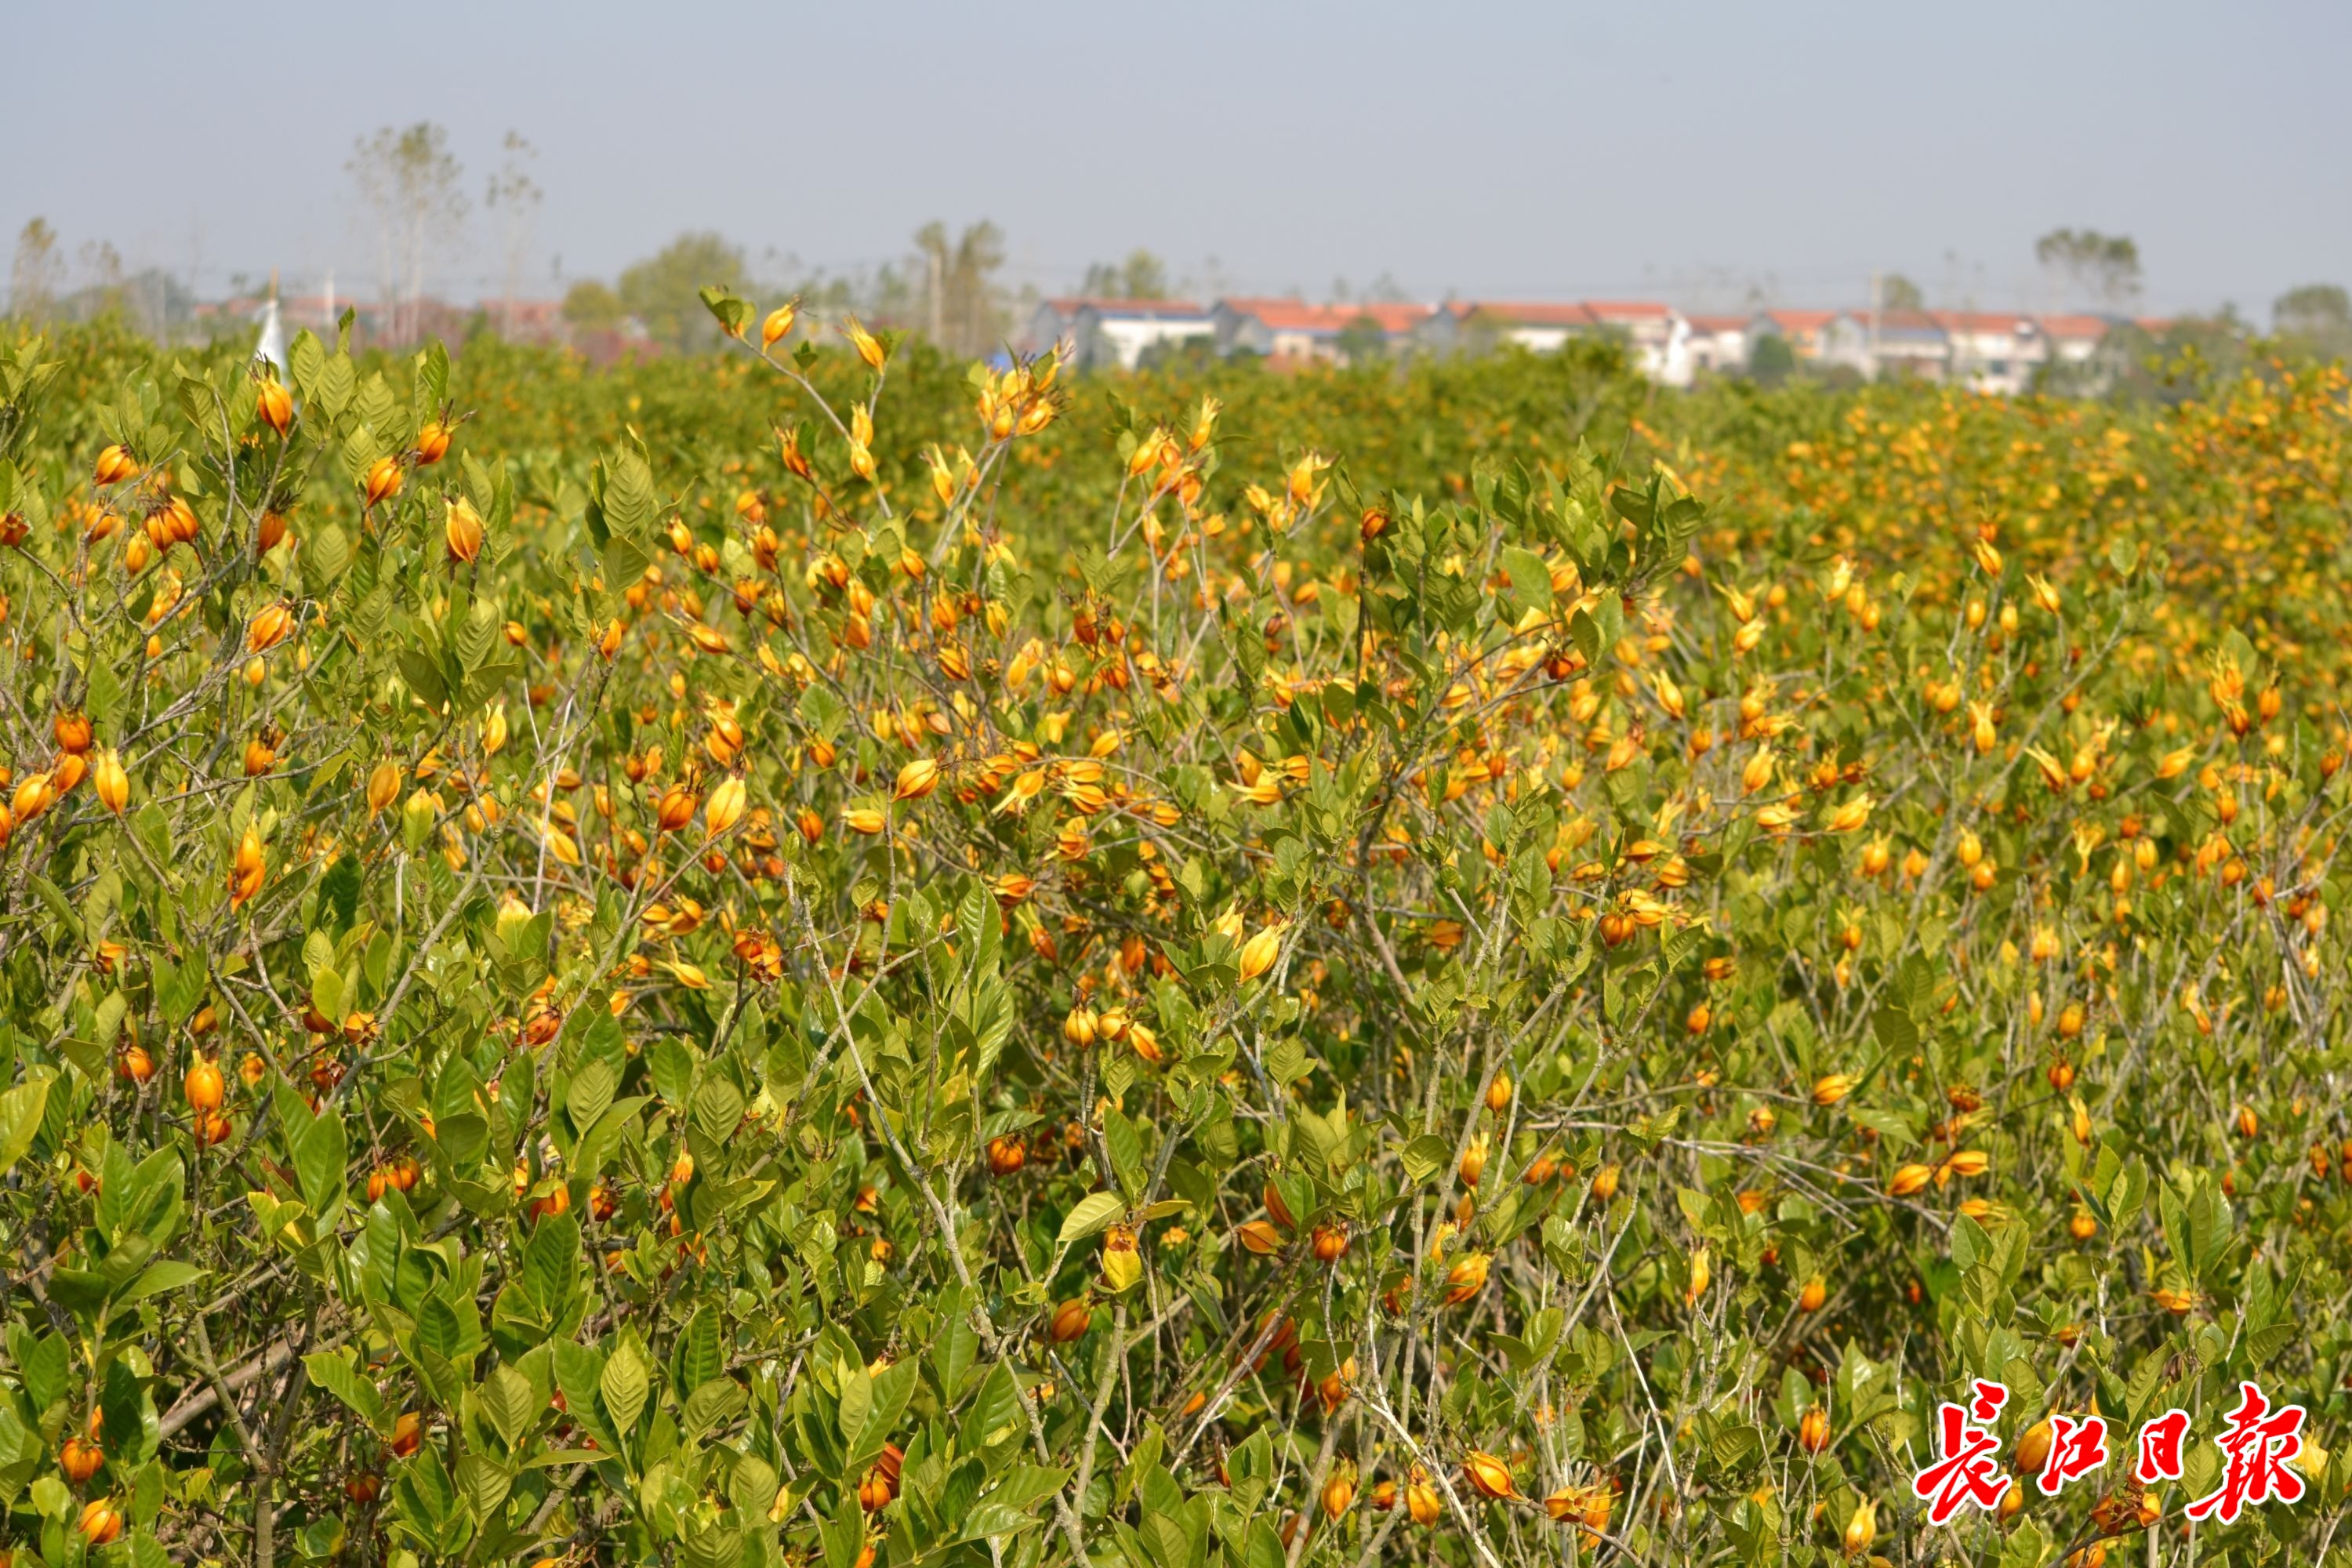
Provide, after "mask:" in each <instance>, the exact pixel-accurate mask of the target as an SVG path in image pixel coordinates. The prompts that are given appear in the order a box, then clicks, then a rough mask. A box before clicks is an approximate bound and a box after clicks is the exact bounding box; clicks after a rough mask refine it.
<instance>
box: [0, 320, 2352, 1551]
mask: <svg viewBox="0 0 2352 1568" xmlns="http://www.w3.org/2000/svg"><path fill="white" fill-rule="evenodd" d="M712 309H713V310H714V311H715V312H716V313H717V314H718V316H719V320H720V321H721V323H722V325H723V326H724V327H725V328H726V329H727V331H728V332H729V335H730V343H729V349H730V353H727V354H726V355H723V356H720V357H717V358H712V359H675V360H666V361H658V362H653V363H645V364H640V365H631V366H623V367H621V368H618V369H614V370H611V371H593V370H590V369H587V368H585V367H583V366H582V365H581V364H580V363H577V362H573V361H569V360H566V359H564V358H562V357H561V356H559V355H556V354H554V353H548V352H542V351H533V350H526V349H518V348H509V347H503V346H500V345H499V344H497V343H495V342H482V343H477V344H475V345H472V346H470V347H469V348H468V349H467V351H466V352H465V353H462V354H460V355H458V356H457V358H455V359H454V360H453V359H452V358H451V357H450V356H449V355H448V354H446V353H444V352H442V351H441V350H439V349H434V350H430V351H428V352H426V353H421V354H416V355H414V356H391V357H387V356H383V355H361V356H358V357H354V356H353V355H352V354H351V353H348V352H345V351H344V349H343V348H342V347H341V345H338V344H336V343H332V342H319V341H317V340H316V339H313V338H311V337H310V336H309V335H307V334H306V335H304V336H303V337H301V338H300V339H299V340H298V341H297V342H296V343H295V344H294V346H293V348H292V350H291V352H290V353H289V355H288V359H289V363H288V365H287V367H286V369H285V371H284V372H283V374H282V375H280V374H277V373H273V372H270V371H269V370H268V368H267V367H260V368H258V369H257V367H256V366H255V365H253V364H251V363H247V360H246V359H245V357H244V355H243V353H238V352H232V351H230V350H228V349H224V350H222V351H220V352H217V353H196V352H191V351H186V350H181V351H177V352H176V353H162V354H159V353H157V352H156V351H154V350H153V349H152V348H150V347H148V346H147V345H144V344H142V343H139V342H133V341H131V340H129V339H127V338H124V337H121V336H119V335H117V334H115V333H113V332H112V331H109V330H108V329H105V328H94V329H73V330H70V331H67V332H66V333H65V334H63V335H53V336H50V337H48V338H46V339H44V338H39V337H35V336H31V335H29V333H27V332H25V331H18V330H16V329H0V765H5V785H0V900H5V901H0V988H5V1006H0V1062H5V1064H6V1065H7V1072H6V1075H5V1079H0V1084H5V1094H0V1271H5V1282H6V1287H7V1295H6V1302H5V1325H0V1329H4V1330H5V1331H4V1332H0V1507H5V1520H4V1521H0V1548H5V1552H8V1553H12V1554H13V1556H12V1557H10V1558H9V1559H7V1560H8V1561H13V1562H14V1563H16V1564H17V1565H18V1568H24V1565H26V1564H33V1563H40V1564H47V1565H50V1568H79V1565H80V1564H83V1563H100V1564H107V1565H109V1568H112V1565H115V1564H128V1565H131V1568H162V1565H163V1563H167V1562H169V1563H207V1564H225V1565H230V1568H279V1565H281V1564H291V1563H351V1564H362V1565H368V1568H375V1565H379V1564H381V1565H386V1568H420V1565H422V1564H426V1563H484V1564H487V1563H513V1564H516V1565H518V1568H521V1565H526V1564H536V1565H538V1568H572V1565H576V1564H587V1563H598V1564H635V1563H652V1562H659V1563H672V1564H678V1565H680V1568H758V1565H761V1564H777V1563H792V1564H811V1565H815V1564H822V1565H823V1568H864V1565H866V1564H869V1563H871V1564H876V1565H880V1568H902V1565H911V1564H917V1563H922V1564H940V1565H941V1568H946V1565H950V1564H971V1565H975V1568H978V1565H987V1568H1009V1565H1020V1568H1031V1565H1034V1564H1042V1563H1092V1564H1097V1565H1101V1568H1112V1565H1116V1564H1122V1563H1124V1564H1131V1565H1133V1568H1146V1565H1150V1568H1161V1565H1168V1564H1176V1565H1182V1568H1204V1565H1206V1564H1211V1563H1227V1564H1234V1565H1241V1568H1288V1565H1297V1564H1301V1563H1318V1564H1352V1565H1362V1564H1370V1563H1444V1564H1457V1565H1463V1568H1467V1565H1470V1564H1487V1565H1501V1564H1514V1565H1516V1564H1522V1563H1641V1564H1656V1565H1660V1568H1664V1565H1669V1564H1681V1563H1742V1564H1746V1563H1758V1564H1764V1563H1798V1564H1821V1565H1824V1568H1826V1565H1827V1564H1831V1563H1855V1564H1874V1563H1890V1564H1892V1563H1905V1564H1926V1563H1983V1564H1999V1565H2000V1568H2038V1565H2040V1564H2044V1563H2053V1564H2054V1563H2062V1562H2063V1563H2069V1564H2072V1565H2074V1568H2091V1565H2093V1564H2097V1563H2105V1562H2112V1563H2116V1568H2124V1565H2125V1564H2127V1563H2138V1562H2141V1561H2145V1562H2146V1563H2148V1564H2150V1565H2151V1568H2154V1565H2157V1564H2180V1565H2184V1568H2186V1565H2189V1564H2192V1563H2199V1564H2222V1563H2231V1564H2252V1563H2297V1564H2301V1563H2338V1562H2352V1551H2347V1543H2339V1542H2338V1533H2339V1529H2340V1526H2341V1525H2342V1523H2343V1522H2344V1520H2345V1517H2346V1497H2347V1480H2346V1475H2345V1470H2344V1467H2343V1466H2341V1465H2339V1464H2336V1462H2334V1460H2332V1459H2331V1458H2330V1455H2331V1452H2332V1451H2334V1450H2336V1448H2337V1447H2339V1445H2341V1444H2342V1443H2344V1442H2345V1441H2346V1436H2345V1434H2346V1432H2347V1426H2348V1425H2352V1420H2348V1419H2347V1418H2352V1315H2347V1293H2352V1272H2347V1269H2348V1268H2352V1113H2347V1107H2346V1104H2345V1100H2344V1095H2343V1091H2342V1078H2343V1074H2344V1072H2345V1070H2346V1068H2347V1055H2346V1045H2347V1020H2346V1008H2347V1004H2348V1003H2352V964H2348V963H2347V960H2352V952H2347V945H2346V942H2345V939H2344V936H2343V933H2342V931H2341V930H2340V928H2339V923H2338V922H2337V921H2334V920H2333V919H2331V910H2333V909H2335V908H2338V907H2342V906H2343V905H2344V904H2345V903H2346V902H2347V881H2352V868H2347V867H2346V866H2345V865H2344V863H2343V861H2342V859H2341V858H2340V855H2339V851H2340V849H2341V848H2342V847H2343V846H2342V839H2343V837H2344V834H2345V830H2346V813H2347V798H2352V797H2347V784H2346V782H2345V775H2344V770H2343V765H2342V764H2343V762H2344V758H2345V751H2346V748H2347V742H2352V714H2347V710H2346V708H2345V706H2344V702H2343V700H2342V695H2341V694H2342V691H2343V689H2344V680H2345V678H2346V676H2347V662H2352V608H2347V603H2346V598H2345V588H2344V584H2345V582H2346V581H2347V574H2348V573H2352V531H2347V524H2352V510H2347V509H2352V386H2347V380H2346V377H2345V375H2344V374H2343V373H2342V371H2341V370H2338V369H2326V368H2313V367H2309V366H2299V365H2289V364H2284V363H2271V362H2265V361H2257V362H2256V363H2255V365H2254V368H2253V369H2252V370H2251V371H2249V372H2247V373H2246V374H2243V375H2242V376H2231V377H2230V378H2227V379H2224V378H2220V377H2217V376H2213V375H2210V374H2207V375H2203V376H2200V375H2198V374H2196V372H2197V367H2195V366H2193V365H2190V366H2186V367H2179V368H2181V369H2182V371H2183V375H2184V379H2183V380H2182V381H2181V382H2180V384H2179V389H2178V390H2179V395H2177V396H2176V397H2173V398H2171V399H2170V400H2168V401H2165V402H2158V403H2113V404H2109V403H2101V402H2095V401H2053V400H2042V399H2035V398H2025V399H2019V400H2015V401H2003V400H1995V399H1987V398H1979V397H1975V396H1971V395H1965V394H1960V393H1954V392H1948V391H1945V390H1941V389H1937V388H1933V387H1901V386H1895V387H1881V388H1874V389H1866V390H1863V391H1858V392H1851V393H1843V394H1835V395H1832V394H1829V393H1824V392H1822V391H1818V390H1809V389H1806V388H1804V387H1791V388H1788V389H1783V390H1778V391H1771V392H1763V391H1759V390H1756V389H1754V388H1750V387H1744V386H1737V385H1727V386H1717V387H1712V388H1706V389H1702V390H1700V391H1699V392H1696V393H1694V394H1688V395H1683V394H1668V393H1661V392H1657V391H1654V390H1653V389H1651V388H1649V387H1648V386H1646V385H1645V384H1643V382H1641V381H1640V380H1639V379H1638V378H1637V377H1634V376H1633V375H1631V374H1628V373H1627V372H1626V370H1625V369H1624V367H1623V365H1622V362H1621V360H1620V359H1619V357H1618V356H1617V354H1616V353H1615V352H1614V351H1613V350H1612V349H1610V348H1608V347H1606V346H1601V345H1583V346H1579V347H1576V348H1573V349H1572V350H1571V351H1570V352H1569V353H1566V354H1563V355H1560V356H1553V357H1548V358H1542V359H1538V358H1532V357H1528V356H1524V355H1516V356H1510V357H1501V358H1489V359H1480V360H1465V361H1458V362H1449V363H1431V364H1422V365H1417V366H1413V367H1411V368H1406V369H1373V370H1356V371H1337V372H1322V373H1313V374H1300V375H1294V376H1283V375H1274V374H1266V373H1265V372H1263V371H1260V370H1257V369H1254V368H1251V367H1247V366H1226V367H1218V368H1211V369H1193V370H1171V371H1167V372H1164V373H1157V374H1149V375H1144V376H1139V377H1132V378H1118V379H1103V380H1079V379H1076V378H1074V377H1069V376H1066V375H1062V374H1057V366H1056V365H1055V363H1053V362H1052V361H1051V360H1050V359H1045V360H1040V361H1036V362H1034V363H1013V364H1012V365H1011V366H1010V367H1009V368H1007V367H1003V366H999V367H996V368H990V367H984V366H968V365H965V364H961V363H950V362H948V361H946V360H944V359H942V358H940V356H938V355H936V354H934V353H931V352H930V351H929V349H927V348H925V347H923V346H922V345H920V344H919V343H916V342H899V341H898V340H897V339H896V337H895V336H894V335H889V334H885V335H883V336H880V337H877V336H874V335H870V334H868V333H867V332H866V331H865V330H864V329H863V328H861V327H858V326H856V324H855V323H854V322H851V323H844V324H842V325H841V326H839V327H835V326H830V325H828V326H827V327H825V328H824V330H823V331H817V332H814V333H812V332H811V331H810V330H809V326H808V323H806V322H805V321H795V320H794V319H793V316H792V312H791V309H790V307H788V306H782V307H780V306H779V302H778V301H773V300H765V301H757V302H750V301H742V300H734V299H731V298H728V297H724V296H718V297H714V298H713V300H712ZM1978 1380H1982V1381H1984V1382H1988V1383H1999V1384H2001V1385H2003V1386H2004V1387H2005V1388H2006V1390H2007V1391H2008V1397H2007V1402H2006V1405H2005V1406H2004V1407H2001V1408H2000V1409H1999V1410H1998V1411H1997V1413H1996V1414H1995V1415H1991V1416H1990V1417H1984V1418H1982V1419H1981V1420H1980V1422H1979V1424H1980V1425H1981V1426H1984V1427H1985V1428H1986V1429H1987V1430H1989V1431H1990V1433H1991V1435H1992V1436H1993V1438H1995V1439H1997V1440H1998V1445H1999V1451H1998V1453H1997V1454H1996V1455H1995V1456H1994V1457H1993V1458H1991V1459H1990V1460H1988V1461H1986V1463H1985V1466H1984V1468H1985V1470H1986V1471H1987V1472H1988V1473H1990V1472H1992V1471H1994V1470H1998V1471H1999V1472H2000V1473H2001V1474H2005V1475H2008V1476H2009V1477H2010V1478H2011V1483H2012V1484H2011V1485H2010V1486H2009V1487H2008V1488H2007V1489H2006V1490H2005V1492H2004V1493H2003V1494H2002V1496H2001V1498H2000V1502H1999V1503H1998V1505H1996V1506H1990V1507H1987V1508H1983V1509H1969V1510H1963V1511H1962V1512H1960V1513H1959V1514H1958V1517H1957V1518H1955V1519H1953V1520H1952V1521H1949V1522H1948V1523H1943V1524H1935V1523H1930V1522H1929V1521H1928V1519H1927V1504H1926V1502H1924V1501H1923V1500H1922V1499H1921V1498H1920V1496H1918V1495H1917V1494H1916V1491H1915V1487H1914V1478H1915V1477H1916V1475H1918V1473H1919V1472H1921V1471H1922V1470H1923V1469H1926V1468H1928V1467H1930V1466H1931V1465H1932V1464H1933V1463H1934V1462H1935V1461H1936V1460H1937V1458H1941V1457H1943V1454H1944V1449H1945V1447H1946V1445H1945V1443H1944V1441H1943V1439H1944V1438H1945V1437H1947V1436H1949V1432H1950V1428H1949V1426H1948V1423H1947V1421H1946V1419H1945V1418H1944V1416H1943V1413H1941V1412H1939V1410H1938V1405H1942V1404H1944V1403H1945V1402H1947V1401H1957V1402H1961V1403H1963V1404H1965V1402H1967V1401H1968V1399H1969V1394H1970V1391H1971V1389H1972V1387H1973V1386H1974V1385H1975V1384H1976V1383H1977V1382H1978ZM2249 1383H2252V1384H2258V1385H2259V1386H2260V1387H2261V1388H2262V1389H2263V1391H2265V1393H2266V1394H2267V1396H2268V1397H2269V1399H2270V1401H2271V1402H2272V1404H2273V1405H2290V1404H2291V1405H2299V1406H2301V1407H2302V1408H2303V1410H2304V1411H2305V1415H2306V1420H2305V1425H2304V1426H2302V1428H2301V1432H2300V1436H2301V1449H2300V1452H2293V1453H2292V1457H2291V1458H2285V1460H2284V1472H2283V1474H2284V1477H2285V1478H2286V1479H2284V1480H2280V1481H2278V1482H2277V1483H2276V1485H2275V1486H2274V1487H2273V1491H2272V1493H2271V1495H2270V1499H2269V1500H2268V1501H2267V1502H2265V1501H2263V1497H2262V1496H2261V1495H2260V1494H2259V1493H2257V1494H2256V1495H2255V1496H2254V1497H2253V1499H2252V1503H2253V1506H2248V1507H2246V1508H2245V1509H2244V1510H2242V1511H2240V1510H2237V1509H2234V1508H2232V1509H2226V1510H2223V1511H2224V1512H2227V1513H2230V1514H2233V1515H2235V1517H2234V1519H2232V1520H2230V1521H2224V1520H2223V1519H2222V1518H2221V1515H2219V1514H2211V1513H2207V1514H2204V1515H2202V1516H2201V1517H2192V1516H2191V1514H2190V1512H2189V1505H2190V1504H2191V1503H2192V1502H2194V1501H2196V1500H2200V1499H2203V1498H2206V1497H2207V1496H2208V1494H2212V1493H2214V1492H2216V1490H2217V1489H2221V1488H2224V1487H2225V1486H2227V1485H2229V1484H2231V1483H2232V1481H2233V1479H2236V1465H2235V1462H2234V1461H2232V1460H2230V1459H2228V1458H2226V1457H2225V1456H2226V1453H2227V1451H2226V1450H2225V1449H2224V1448H2223V1447H2222V1446H2221V1444H2220V1443H2219V1442H2217V1440H2216V1439H2217V1438H2219V1437H2221V1436H2222V1435H2223V1430H2224V1418H2225V1416H2226V1415H2228V1414H2229V1413H2230V1412H2231V1409H2232V1408H2233V1407H2235V1406H2238V1405H2239V1404H2240V1400H2241V1388H2242V1384H2249ZM2168 1410H2179V1411H2180V1412H2183V1413H2185V1414H2186V1415H2187V1417H2188V1419H2189V1428H2188V1431H2189V1436H2188V1438H2187V1441H2186V1443H2185V1445H2184V1447H2183V1448H2182V1451H2181V1461H2182V1462H2181V1467H2180V1468H2181V1472H2182V1473H2181V1474H2180V1476H2179V1479H2178V1480H2175V1481H2166V1482H2164V1483H2162V1484H2147V1483H2143V1482H2142V1481H2141V1480H2139V1479H2137V1476H2136V1475H2135V1471H2134V1465H2133V1460H2134V1457H2135V1434H2136V1433H2137V1430H2138V1429H2139V1428H2140V1427H2141V1426H2142V1424H2143V1423H2146V1422H2147V1421H2149V1420H2150V1419H2151V1418H2153V1417H2156V1416H2158V1415H2161V1414H2162V1413H2164V1412H2166V1411H2168ZM2090 1415H2099V1416H2102V1417H2104V1419H2105V1421H2106V1423H2107V1429H2108V1432H2109V1434H2110V1443H2111V1446H2112V1452H2111V1454H2109V1455H2108V1456H2107V1457H2106V1459H2105V1465H2104V1466H2103V1467H2102V1468H2093V1469H2091V1470H2089V1472H2088V1473H2087V1474H2084V1475H2081V1476H2080V1477H2079V1479H2073V1480H2071V1481H2070V1482H2069V1484H2067V1485H2065V1486H2064V1487H2063V1488H2062V1489H2059V1490H2058V1492H2057V1495H2055V1496H2049V1495H2045V1491H2044V1490H2043V1489H2041V1488H2037V1487H2035V1486H2032V1485H2030V1484H2029V1481H2030V1480H2031V1479H2032V1478H2033V1477H2034V1476H2035V1475H2037V1474H2038V1473H2040V1472H2041V1471H2042V1467H2043V1465H2044V1463H2045V1462H2048V1463H2052V1464H2055V1463H2056V1461H2055V1460H2053V1459H2051V1458H2049V1457H2050V1456H2051V1454H2052V1451H2053V1432H2055V1433H2056V1434H2058V1436H2060V1437H2062V1438H2063V1435H2064V1434H2065V1432H2066V1431H2067V1430H2068V1429H2069V1428H2070V1427H2071V1426H2076V1425H2079V1423H2080V1422H2081V1421H2082V1420H2083V1419H2084V1418H2085V1417H2087V1416H2090ZM1979 1416H1982V1412H1979ZM2292 1448H2293V1445H2292V1444H2289V1445H2286V1446H2285V1447H2283V1448H2277V1449H2274V1453H2275V1454H2279V1455H2284V1454H2287V1453H2290V1452H2291V1451H2292ZM2290 1494H2299V1495H2295V1496H2294V1497H2293V1500H2289V1498H2290Z"/></svg>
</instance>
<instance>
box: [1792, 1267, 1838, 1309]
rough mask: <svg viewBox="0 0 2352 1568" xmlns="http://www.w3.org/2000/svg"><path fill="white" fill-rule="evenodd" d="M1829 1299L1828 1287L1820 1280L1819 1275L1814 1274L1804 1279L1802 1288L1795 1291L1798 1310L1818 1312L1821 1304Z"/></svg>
mask: <svg viewBox="0 0 2352 1568" xmlns="http://www.w3.org/2000/svg"><path fill="white" fill-rule="evenodd" d="M1829 1299H1830V1288H1829V1286H1828V1284H1827V1283H1826V1282H1824V1281H1823V1280H1822V1277H1821V1276H1820V1275H1818V1274H1816V1275H1814V1276H1813V1277H1812V1278H1811V1279H1808V1280H1806V1281H1805V1283H1804V1287H1803V1289H1800V1290H1799V1291H1798V1292H1797V1310H1799V1311H1800V1312H1818V1311H1820V1310H1822V1303H1823V1302H1825V1301H1827V1300H1829Z"/></svg>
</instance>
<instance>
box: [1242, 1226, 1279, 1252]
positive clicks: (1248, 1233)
mask: <svg viewBox="0 0 2352 1568" xmlns="http://www.w3.org/2000/svg"><path fill="white" fill-rule="evenodd" d="M1234 1240H1236V1241H1238V1242H1240V1243H1241V1244H1242V1246H1243V1247H1244V1248H1246V1249H1247V1250H1249V1251H1251V1252H1254V1253H1255V1254H1257V1255H1258V1256H1259V1257H1260V1258H1271V1257H1273V1256H1274V1255H1275V1254H1276V1253H1277V1252H1280V1251H1281V1250H1282V1233H1281V1232H1280V1231H1278V1230H1276V1229H1275V1228H1274V1226H1273V1225H1272V1224H1271V1223H1270V1222H1268V1221H1265V1220H1262V1219H1254V1220H1248V1221H1245V1222H1244V1223H1243V1224H1241V1225H1237V1226H1234Z"/></svg>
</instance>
